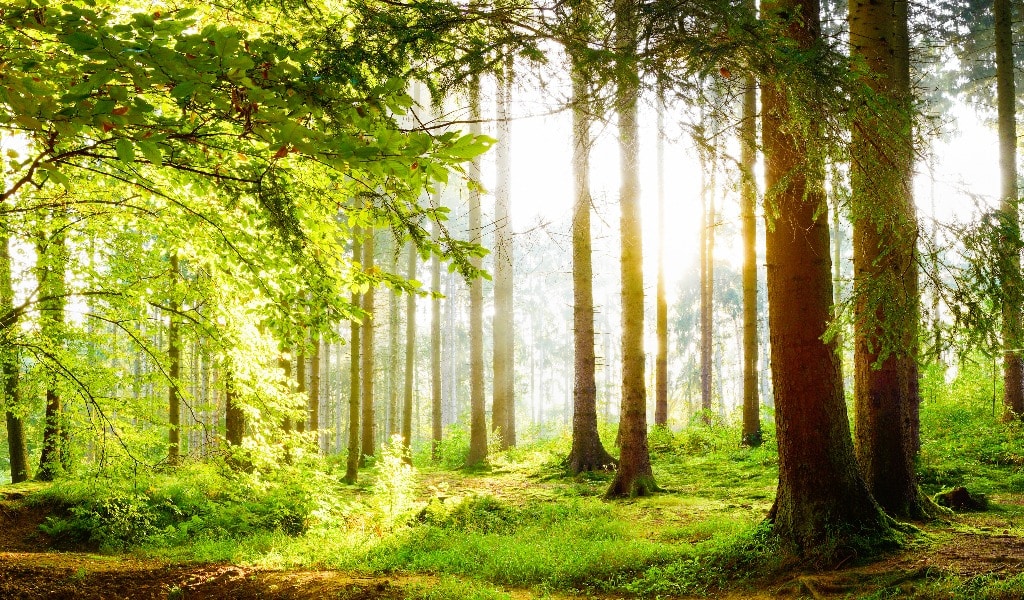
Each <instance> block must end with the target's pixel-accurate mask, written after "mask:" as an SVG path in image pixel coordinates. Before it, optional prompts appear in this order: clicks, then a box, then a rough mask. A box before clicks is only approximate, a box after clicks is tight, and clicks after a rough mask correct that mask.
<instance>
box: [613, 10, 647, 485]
mask: <svg viewBox="0 0 1024 600" xmlns="http://www.w3.org/2000/svg"><path fill="white" fill-rule="evenodd" d="M614 11H615V38H616V45H617V47H618V48H617V49H618V51H619V52H620V53H621V55H622V56H623V57H624V58H623V59H622V60H621V62H620V64H619V65H617V67H618V69H619V73H618V81H617V82H616V91H615V109H616V112H617V113H618V116H619V161H620V162H619V164H620V167H621V173H622V184H621V185H622V187H621V188H620V192H619V205H620V208H621V211H622V215H621V219H620V229H621V234H620V235H621V245H622V258H621V261H622V262H621V265H622V417H621V421H620V425H619V433H620V448H621V452H620V455H619V468H618V470H617V471H616V472H615V478H614V479H613V480H612V483H611V486H610V487H609V488H608V491H607V494H606V495H607V496H608V497H618V496H629V497H632V496H644V495H647V494H650V493H653V492H655V491H657V490H658V486H657V484H656V483H655V481H654V473H653V471H652V470H651V457H650V453H649V452H648V448H647V389H646V382H645V376H644V367H645V365H644V269H643V230H642V227H641V219H640V180H639V173H640V169H639V164H638V162H639V154H640V152H639V144H638V141H639V140H638V133H639V131H638V129H639V128H638V126H637V105H638V96H639V92H638V81H637V79H638V78H637V71H636V64H635V63H634V60H635V58H636V48H637V36H638V25H637V20H638V12H639V9H638V6H637V4H636V3H635V1H634V0H616V1H615V6H614Z"/></svg>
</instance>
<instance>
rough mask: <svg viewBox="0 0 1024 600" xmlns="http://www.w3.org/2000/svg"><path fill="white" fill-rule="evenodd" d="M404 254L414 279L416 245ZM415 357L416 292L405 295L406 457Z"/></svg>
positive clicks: (409, 435)
mask: <svg viewBox="0 0 1024 600" xmlns="http://www.w3.org/2000/svg"><path fill="white" fill-rule="evenodd" d="M407 252H408V254H407V256H406V259H407V260H406V277H408V278H409V280H410V281H411V280H414V279H416V261H417V260H418V257H417V256H416V245H415V244H412V243H410V244H409V248H408V250H407ZM415 359H416V294H406V295H405V387H404V389H403V390H402V391H403V394H402V444H403V445H404V446H405V453H406V457H407V458H411V456H412V455H411V454H410V453H409V452H410V448H411V445H412V384H413V375H414V374H415V372H414V367H415Z"/></svg>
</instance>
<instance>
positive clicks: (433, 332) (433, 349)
mask: <svg viewBox="0 0 1024 600" xmlns="http://www.w3.org/2000/svg"><path fill="white" fill-rule="evenodd" d="M434 205H435V206H440V205H441V192H440V190H438V191H437V192H435V194H434ZM440 229H441V226H440V224H438V222H437V221H436V220H435V221H434V223H433V231H432V233H433V237H434V239H437V238H438V236H439V234H440V233H441V232H440ZM430 291H431V292H432V293H433V298H431V299H430V456H431V458H433V459H434V460H437V459H438V458H439V449H440V445H441V436H442V434H443V431H442V428H441V298H440V295H441V257H440V256H438V255H437V254H434V255H433V256H432V257H431V259H430Z"/></svg>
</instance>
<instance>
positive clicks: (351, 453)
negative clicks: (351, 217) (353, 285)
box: [345, 229, 363, 484]
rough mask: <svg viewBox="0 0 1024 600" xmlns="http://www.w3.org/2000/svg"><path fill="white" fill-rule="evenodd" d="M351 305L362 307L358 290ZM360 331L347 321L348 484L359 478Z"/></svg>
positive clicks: (355, 240)
mask: <svg viewBox="0 0 1024 600" xmlns="http://www.w3.org/2000/svg"><path fill="white" fill-rule="evenodd" d="M360 235H361V232H360V231H359V230H358V229H357V230H355V231H353V232H352V262H356V261H359V260H362V256H363V247H362V244H361V243H360V242H359V238H360ZM352 307H353V308H355V309H356V310H358V309H361V308H362V295H361V294H360V293H359V292H352ZM360 333H361V327H360V322H359V321H358V320H356V319H352V320H351V321H349V339H348V352H349V369H348V373H349V379H348V458H347V460H346V461H345V482H346V483H350V484H351V483H355V482H356V481H357V480H358V479H359V461H360V452H359V399H360V392H361V390H360V377H359V375H360V373H359V366H360V364H361V361H360V356H359V350H360V339H359V335H360Z"/></svg>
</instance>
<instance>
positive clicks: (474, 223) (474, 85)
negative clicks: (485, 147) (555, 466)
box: [466, 79, 487, 467]
mask: <svg viewBox="0 0 1024 600" xmlns="http://www.w3.org/2000/svg"><path fill="white" fill-rule="evenodd" d="M469 118H470V120H471V121H472V124H471V125H470V133H471V134H473V135H479V134H480V81H479V79H474V80H473V81H472V82H471V83H470V90H469ZM469 179H470V180H471V181H473V182H478V181H480V158H479V157H476V158H474V159H473V161H472V162H471V163H470V166H469ZM480 218H481V217H480V189H479V188H478V187H477V186H476V185H473V186H471V188H470V190H469V236H470V240H469V241H470V242H472V243H474V244H480V243H481V232H480V229H481V223H480ZM470 261H471V263H472V265H473V267H474V268H480V258H479V257H475V258H472V259H470ZM469 286H470V287H469V456H468V457H467V458H466V465H467V466H471V467H472V466H476V465H479V464H481V463H483V462H484V461H485V460H487V415H486V404H485V399H484V287H483V281H482V280H481V279H480V278H479V277H474V278H473V281H471V282H470V284H469Z"/></svg>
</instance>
